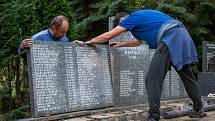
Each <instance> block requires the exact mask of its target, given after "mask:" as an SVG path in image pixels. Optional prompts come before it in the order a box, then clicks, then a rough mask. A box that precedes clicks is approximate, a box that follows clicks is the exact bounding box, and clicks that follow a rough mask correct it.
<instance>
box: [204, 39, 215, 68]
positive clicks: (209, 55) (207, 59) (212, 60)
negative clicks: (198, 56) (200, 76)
mask: <svg viewBox="0 0 215 121" xmlns="http://www.w3.org/2000/svg"><path fill="white" fill-rule="evenodd" d="M202 48H203V51H202V71H203V72H215V42H208V41H203V42H202Z"/></svg>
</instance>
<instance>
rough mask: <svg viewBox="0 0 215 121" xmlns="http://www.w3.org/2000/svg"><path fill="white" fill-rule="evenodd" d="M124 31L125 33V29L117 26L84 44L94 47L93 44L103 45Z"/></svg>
mask: <svg viewBox="0 0 215 121" xmlns="http://www.w3.org/2000/svg"><path fill="white" fill-rule="evenodd" d="M125 31H126V29H125V28H123V27H121V26H117V27H115V28H114V29H112V30H111V31H109V32H105V33H103V34H101V35H99V36H97V37H95V38H93V39H91V40H90V41H87V42H85V44H91V45H95V44H99V43H105V42H108V41H109V40H110V39H112V38H114V37H116V36H118V35H120V34H121V33H123V32H125Z"/></svg>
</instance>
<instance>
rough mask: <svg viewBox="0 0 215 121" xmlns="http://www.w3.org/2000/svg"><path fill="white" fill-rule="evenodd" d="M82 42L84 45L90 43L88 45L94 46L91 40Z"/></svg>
mask: <svg viewBox="0 0 215 121" xmlns="http://www.w3.org/2000/svg"><path fill="white" fill-rule="evenodd" d="M84 44H86V45H90V46H92V47H96V44H95V43H93V42H92V40H90V41H86V42H85V43H84Z"/></svg>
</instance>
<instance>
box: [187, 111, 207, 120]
mask: <svg viewBox="0 0 215 121" xmlns="http://www.w3.org/2000/svg"><path fill="white" fill-rule="evenodd" d="M205 116H207V114H206V113H205V111H204V110H203V109H201V110H199V111H196V110H192V112H191V113H190V114H189V117H190V118H202V117H205Z"/></svg>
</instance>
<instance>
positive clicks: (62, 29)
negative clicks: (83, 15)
mask: <svg viewBox="0 0 215 121" xmlns="http://www.w3.org/2000/svg"><path fill="white" fill-rule="evenodd" d="M68 28H69V22H68V19H67V18H66V17H65V16H63V15H60V16H57V17H55V18H54V19H53V20H52V22H51V25H50V28H49V29H46V30H43V31H41V32H39V33H37V34H35V35H34V36H33V37H32V38H31V39H24V40H23V41H21V42H20V46H19V49H18V52H19V54H20V55H21V56H22V57H24V58H26V53H25V52H24V51H23V50H24V49H25V48H29V47H31V46H32V42H33V41H56V42H63V43H68V42H69V40H68V38H67V37H66V33H67V31H68Z"/></svg>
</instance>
